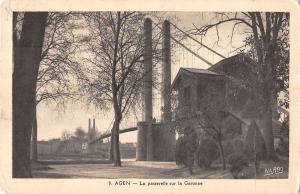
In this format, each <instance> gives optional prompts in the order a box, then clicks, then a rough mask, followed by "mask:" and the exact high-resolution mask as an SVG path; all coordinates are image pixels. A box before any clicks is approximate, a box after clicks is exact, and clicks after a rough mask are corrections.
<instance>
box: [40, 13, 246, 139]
mask: <svg viewBox="0 0 300 194" xmlns="http://www.w3.org/2000/svg"><path fill="white" fill-rule="evenodd" d="M161 15H162V17H166V18H168V17H174V16H176V20H174V21H173V23H176V24H177V26H178V27H180V28H181V29H183V30H188V29H190V28H192V27H193V25H195V26H201V25H204V24H207V23H208V22H209V21H210V18H211V17H212V16H213V14H212V13H210V14H203V13H200V12H166V13H163V14H161ZM171 22H172V21H171ZM231 31H232V24H224V25H222V26H220V28H219V32H220V34H219V35H220V41H219V44H218V45H217V44H215V42H216V40H217V35H216V32H215V30H211V31H210V32H209V33H208V34H207V35H206V36H205V37H204V38H203V40H202V41H203V43H204V44H205V45H207V46H209V47H210V48H213V49H214V50H215V51H217V52H219V53H221V54H222V55H224V56H226V57H228V56H232V55H234V53H233V52H232V51H233V50H235V48H236V47H239V46H241V45H242V41H243V39H244V38H245V34H240V33H239V31H243V28H240V29H237V30H236V32H235V36H234V39H233V41H232V44H231V43H230V37H231ZM184 43H185V44H186V45H188V47H189V48H191V49H192V50H193V51H197V53H198V54H199V55H200V56H202V57H204V58H206V59H207V60H209V61H210V62H212V63H216V62H218V61H219V60H221V58H220V57H219V58H218V57H217V56H215V55H213V54H212V53H210V52H207V50H205V49H199V46H198V45H197V44H195V43H194V42H191V41H185V42H184ZM198 49H199V50H198ZM173 52H174V55H173V56H172V57H173V63H172V64H171V65H172V66H171V68H172V79H173V78H174V77H175V76H176V74H177V72H178V70H179V68H180V67H193V68H203V69H206V68H208V67H209V66H208V65H207V64H205V63H204V62H203V61H201V60H199V59H198V58H196V57H194V56H193V55H192V54H189V53H188V52H186V51H185V50H184V49H182V48H180V47H177V46H175V48H174V50H173ZM154 104H159V102H154ZM158 106H159V105H158ZM154 112H155V110H154ZM154 114H156V117H159V112H158V111H157V110H156V112H155V113H154ZM89 118H95V121H96V130H97V131H100V132H105V131H107V130H108V129H110V128H111V125H112V121H113V112H112V111H111V110H110V111H105V112H104V111H102V110H99V109H96V108H94V107H93V106H90V107H87V106H86V105H85V103H81V102H76V103H73V104H72V103H66V108H65V109H64V110H61V109H56V107H55V106H54V105H46V104H43V103H41V104H39V105H38V109H37V119H38V140H48V139H52V138H60V137H61V134H62V132H63V131H69V132H71V133H73V132H74V131H75V129H76V128H77V127H81V128H83V129H84V130H85V131H87V129H88V119H89ZM135 123H136V119H134V118H133V117H130V118H127V119H125V120H124V121H123V122H122V124H121V128H122V127H126V126H133V125H135ZM136 136H137V133H136V132H130V133H126V134H121V135H120V141H121V142H123V143H124V142H136Z"/></svg>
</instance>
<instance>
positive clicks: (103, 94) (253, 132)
mask: <svg viewBox="0 0 300 194" xmlns="http://www.w3.org/2000/svg"><path fill="white" fill-rule="evenodd" d="M11 22H12V28H13V29H12V34H11V36H12V40H13V56H12V57H13V74H12V177H13V178H104V179H116V178H143V179H287V178H288V177H289V128H290V127H289V65H290V13H289V12H252V11H250V12H242V11H240V12H195V11H190V12H183V11H181V12H178V11H171V10H170V11H143V12H141V11H85V12H78V11H76V12H72V11H70V12H67V11H64V12H51V11H50V12H45V11H43V12H26V11H24V12H22V11H15V12H13V20H12V21H11Z"/></svg>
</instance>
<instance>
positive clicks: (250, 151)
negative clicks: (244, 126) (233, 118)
mask: <svg viewBox="0 0 300 194" xmlns="http://www.w3.org/2000/svg"><path fill="white" fill-rule="evenodd" d="M245 149H246V150H245V152H246V154H247V156H248V158H249V159H250V160H254V161H260V160H263V159H265V157H266V145H265V142H264V138H263V136H262V134H261V132H260V130H259V128H258V126H257V124H256V122H254V121H253V122H252V123H251V124H250V126H249V128H248V131H247V135H246V148H245Z"/></svg>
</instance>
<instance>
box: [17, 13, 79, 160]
mask: <svg viewBox="0 0 300 194" xmlns="http://www.w3.org/2000/svg"><path fill="white" fill-rule="evenodd" d="M23 19H24V13H19V14H18V15H16V20H15V21H16V23H15V26H16V27H15V33H14V34H15V40H16V41H18V39H19V36H20V33H21V30H22V28H21V26H22V23H23ZM75 21H76V15H74V14H72V13H70V12H51V13H49V14H48V17H47V24H46V29H45V35H44V36H45V37H44V43H43V50H42V54H41V59H40V65H39V72H38V78H37V88H36V93H35V99H36V103H35V108H34V112H33V115H34V116H33V127H32V143H31V144H32V145H31V147H32V148H31V157H32V160H33V161H37V128H38V123H37V105H38V104H40V103H41V102H44V103H46V104H54V103H55V104H56V106H57V107H58V108H59V107H64V101H65V100H66V99H71V98H72V99H73V98H74V97H75V96H76V86H75V84H74V81H76V77H77V76H79V75H80V68H79V67H80V66H79V65H78V63H77V62H76V61H75V60H74V55H75V53H76V51H77V48H78V44H77V42H76V40H75V35H74V34H73V29H74V28H76V25H75V24H74V23H75Z"/></svg>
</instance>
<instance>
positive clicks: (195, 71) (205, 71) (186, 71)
mask: <svg viewBox="0 0 300 194" xmlns="http://www.w3.org/2000/svg"><path fill="white" fill-rule="evenodd" d="M183 74H184V75H188V76H191V77H194V78H197V77H198V76H201V75H210V76H224V75H223V74H220V73H217V72H214V71H210V70H208V69H197V68H182V67H181V68H180V69H179V71H178V73H177V75H176V77H175V79H174V81H173V83H172V88H174V87H176V84H177V82H178V79H179V77H180V76H181V75H183Z"/></svg>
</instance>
